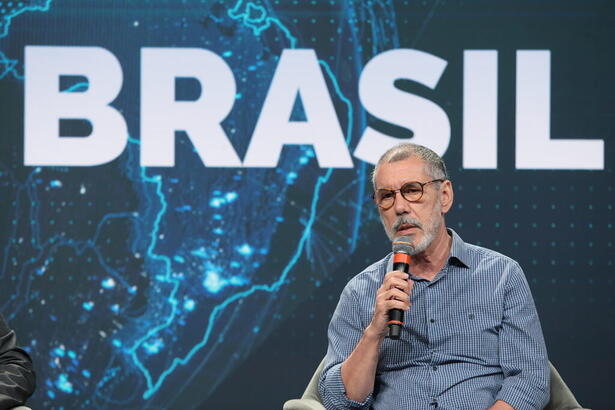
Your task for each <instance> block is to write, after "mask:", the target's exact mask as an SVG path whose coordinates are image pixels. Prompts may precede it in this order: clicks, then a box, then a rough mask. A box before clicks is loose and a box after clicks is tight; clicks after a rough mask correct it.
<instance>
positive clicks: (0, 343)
mask: <svg viewBox="0 0 615 410" xmlns="http://www.w3.org/2000/svg"><path fill="white" fill-rule="evenodd" d="M15 342H16V337H15V332H14V331H12V330H11V329H10V328H9V327H8V325H7V324H6V322H5V321H4V318H3V317H2V316H1V315H0V410H4V409H10V408H12V407H15V406H19V405H22V404H25V402H26V399H27V398H28V397H30V396H31V395H32V393H34V388H35V387H36V378H35V375H34V368H33V366H32V359H30V356H29V355H28V353H26V352H25V351H24V350H23V349H21V348H19V347H17V346H16V345H15Z"/></svg>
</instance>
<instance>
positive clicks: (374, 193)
mask: <svg viewBox="0 0 615 410" xmlns="http://www.w3.org/2000/svg"><path fill="white" fill-rule="evenodd" d="M446 179H447V178H438V179H432V180H431V181H427V182H419V181H410V182H406V183H405V184H403V185H402V186H401V187H400V188H399V189H387V188H381V189H378V190H377V191H376V192H378V191H381V190H382V191H388V192H391V193H392V194H393V202H391V205H390V206H387V207H384V206H381V205H380V204H379V203H378V200H376V192H373V193H372V195H371V197H372V199H373V200H374V202H375V203H376V205H378V207H380V208H381V209H383V210H385V211H386V210H387V209H391V208H392V207H393V205H395V201H396V200H397V193H398V192H399V194H400V195H401V197H402V198H404V199H405V200H406V201H408V202H417V201H420V200H421V198H422V197H423V194H424V193H425V185H428V184H431V183H434V182H444V181H446ZM409 184H418V185H420V187H421V195H420V196H419V197H418V198H416V199H413V200H409V199H408V198H406V197H405V195H404V194H403V193H402V189H403V188H404V187H405V186H406V185H409Z"/></svg>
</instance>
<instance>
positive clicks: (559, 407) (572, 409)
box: [284, 360, 588, 410]
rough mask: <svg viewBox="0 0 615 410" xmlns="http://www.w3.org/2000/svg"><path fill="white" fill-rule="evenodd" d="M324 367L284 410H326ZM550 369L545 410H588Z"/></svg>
mask: <svg viewBox="0 0 615 410" xmlns="http://www.w3.org/2000/svg"><path fill="white" fill-rule="evenodd" d="M324 365H325V362H324V360H323V361H322V362H320V365H319V366H318V369H316V372H315V373H314V375H313V376H312V379H311V380H310V383H309V384H308V386H307V388H306V389H305V392H303V396H301V398H300V399H294V400H289V401H287V402H286V403H284V410H325V407H324V406H323V405H322V403H321V401H320V394H319V393H318V379H319V378H320V373H321V372H322V369H323V367H324ZM549 367H550V368H551V399H550V400H549V403H548V404H547V407H545V410H588V409H583V408H582V407H581V405H580V404H579V402H578V401H577V400H576V399H575V398H574V395H573V394H572V392H571V391H570V389H569V388H568V386H566V383H564V380H562V378H561V376H560V375H559V373H558V372H557V370H555V367H553V365H552V364H551V363H550V362H549Z"/></svg>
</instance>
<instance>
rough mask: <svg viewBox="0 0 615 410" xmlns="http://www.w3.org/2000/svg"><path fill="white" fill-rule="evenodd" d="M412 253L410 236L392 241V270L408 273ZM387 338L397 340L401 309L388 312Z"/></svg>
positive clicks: (401, 316) (399, 331)
mask: <svg viewBox="0 0 615 410" xmlns="http://www.w3.org/2000/svg"><path fill="white" fill-rule="evenodd" d="M413 253H414V245H413V244H412V237H411V236H400V237H399V238H397V239H395V240H394V241H393V270H398V271H401V272H404V273H408V272H410V255H412V254H413ZM387 325H388V326H389V336H388V337H389V338H390V339H393V340H397V339H399V336H400V335H401V328H402V326H403V325H404V311H403V310H401V309H390V310H389V321H388V322H387Z"/></svg>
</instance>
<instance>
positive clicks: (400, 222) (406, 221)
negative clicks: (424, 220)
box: [393, 215, 423, 230]
mask: <svg viewBox="0 0 615 410" xmlns="http://www.w3.org/2000/svg"><path fill="white" fill-rule="evenodd" d="M404 224H407V225H414V226H416V227H417V228H419V229H423V225H422V224H421V223H420V222H419V220H418V219H414V218H411V217H409V216H405V215H402V216H400V217H399V218H397V220H396V221H395V223H394V224H393V229H394V230H398V229H399V227H400V226H402V225H404Z"/></svg>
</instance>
